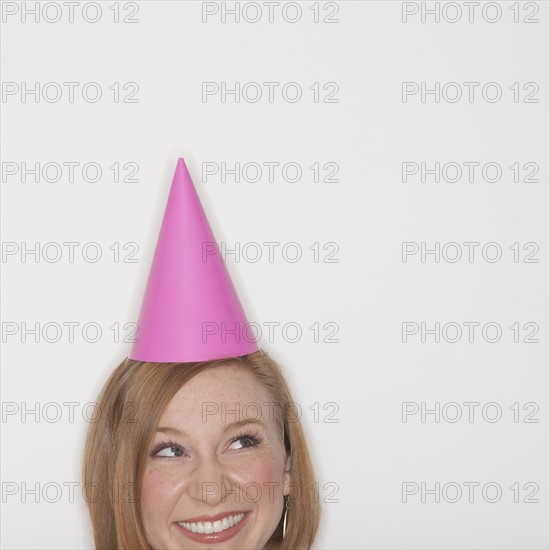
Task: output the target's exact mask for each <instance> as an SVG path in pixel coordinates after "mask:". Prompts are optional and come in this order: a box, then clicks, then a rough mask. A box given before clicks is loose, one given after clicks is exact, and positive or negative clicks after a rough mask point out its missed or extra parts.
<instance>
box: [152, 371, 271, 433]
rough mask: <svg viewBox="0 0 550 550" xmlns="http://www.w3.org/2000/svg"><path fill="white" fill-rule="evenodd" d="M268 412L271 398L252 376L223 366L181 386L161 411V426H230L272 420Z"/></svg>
mask: <svg viewBox="0 0 550 550" xmlns="http://www.w3.org/2000/svg"><path fill="white" fill-rule="evenodd" d="M270 410H273V404H272V403H271V398H270V397H269V396H268V394H267V392H266V391H265V389H264V387H263V386H262V384H261V382H260V381H259V380H258V378H256V376H255V375H254V374H252V373H251V372H250V371H248V370H247V369H245V368H244V367H240V366H238V365H224V366H219V367H213V368H210V369H207V370H205V371H203V372H201V373H199V374H197V375H196V376H194V377H193V378H192V379H191V380H189V382H187V383H186V384H185V385H184V386H182V387H181V388H180V389H179V390H178V392H177V393H176V394H175V395H174V397H173V398H172V400H171V401H170V402H169V403H168V405H167V407H166V409H165V410H164V413H163V414H162V417H161V423H164V422H171V423H179V424H182V422H185V423H186V424H187V423H191V422H201V423H204V422H205V421H207V420H208V421H211V422H216V421H218V422H222V421H223V422H224V423H225V422H228V423H230V422H234V421H236V420H242V419H243V418H247V417H248V418H250V417H258V416H259V415H261V416H262V419H263V420H266V419H268V418H269V417H272V416H273V415H272V414H269V411H270ZM260 411H262V412H260ZM218 413H219V414H218ZM237 416H238V417H239V418H237Z"/></svg>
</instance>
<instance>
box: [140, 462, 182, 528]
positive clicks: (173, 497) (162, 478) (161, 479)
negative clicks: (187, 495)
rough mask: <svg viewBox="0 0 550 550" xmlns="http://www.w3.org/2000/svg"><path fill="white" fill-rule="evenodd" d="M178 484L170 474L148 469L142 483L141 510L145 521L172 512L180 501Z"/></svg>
mask: <svg viewBox="0 0 550 550" xmlns="http://www.w3.org/2000/svg"><path fill="white" fill-rule="evenodd" d="M178 490H179V488H178V482H177V481H176V479H174V476H172V475H170V474H169V472H166V471H162V470H159V469H156V468H152V467H148V468H147V469H146V470H145V474H144V476H143V480H142V482H141V498H140V500H141V509H142V512H143V516H144V519H147V518H153V517H155V516H161V515H163V514H165V513H166V512H167V511H170V509H172V508H173V507H174V505H175V503H176V502H177V499H178Z"/></svg>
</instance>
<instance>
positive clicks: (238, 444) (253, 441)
mask: <svg viewBox="0 0 550 550" xmlns="http://www.w3.org/2000/svg"><path fill="white" fill-rule="evenodd" d="M260 442H261V440H260V438H259V437H258V436H257V435H256V434H253V433H246V434H240V435H238V436H236V437H234V438H233V439H232V440H231V445H230V447H229V448H230V449H237V450H238V449H246V448H248V447H255V446H256V445H258V444H259V443H260Z"/></svg>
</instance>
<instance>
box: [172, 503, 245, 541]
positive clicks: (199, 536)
mask: <svg viewBox="0 0 550 550" xmlns="http://www.w3.org/2000/svg"><path fill="white" fill-rule="evenodd" d="M236 514H244V518H243V519H242V520H241V521H239V523H237V524H236V525H233V527H230V528H229V529H226V530H225V531H220V532H219V533H193V532H192V531H189V530H188V529H186V528H185V527H182V526H181V525H179V523H178V522H174V525H175V526H176V529H177V530H178V531H179V532H180V533H182V534H183V535H185V536H186V537H187V538H188V539H191V540H193V541H195V542H202V543H215V542H224V541H226V540H229V539H230V538H232V537H234V536H235V535H236V534H237V533H239V532H240V531H241V529H242V528H243V527H244V526H245V525H246V524H247V523H248V520H249V519H250V516H251V515H252V512H250V511H248V510H238V511H236V512H222V513H220V514H216V515H214V516H196V517H194V518H190V519H186V520H184V521H182V522H181V523H198V522H199V521H212V522H214V521H218V520H220V519H223V518H227V517H229V516H234V515H236Z"/></svg>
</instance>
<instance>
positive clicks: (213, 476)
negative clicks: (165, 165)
mask: <svg viewBox="0 0 550 550" xmlns="http://www.w3.org/2000/svg"><path fill="white" fill-rule="evenodd" d="M248 326H249V324H248V322H247V320H246V316H245V314H244V311H243V309H242V306H241V304H240V302H239V299H238V296H237V294H236V291H235V289H234V287H233V285H232V283H231V279H230V277H229V274H228V272H227V268H226V266H225V263H224V262H223V261H222V260H221V257H220V254H219V250H217V245H215V240H214V236H213V234H212V231H211V229H210V226H209V224H208V221H207V219H206V216H205V214H204V211H203V209H202V206H201V204H200V201H199V198H198V195H197V193H196V190H195V188H194V185H193V182H192V180H191V176H190V175H189V172H188V170H187V167H186V166H185V163H184V161H183V159H179V161H178V165H177V167H176V173H175V175H174V179H173V182H172V187H171V189H170V195H169V197H168V203H167V206H166V211H165V214H164V219H163V222H162V226H161V230H160V235H159V238H158V241H157V247H156V251H155V256H154V258H153V264H152V267H151V271H150V273H149V279H148V282H147V288H146V291H145V296H144V299H143V303H142V308H141V313H140V319H139V323H138V327H139V328H138V334H137V335H138V340H137V341H136V342H135V343H134V345H133V347H132V350H131V352H130V354H129V356H128V358H127V359H126V360H125V361H124V362H123V363H121V364H120V365H119V366H118V368H117V369H116V370H115V371H114V373H113V374H112V375H111V377H110V378H109V380H108V381H107V383H106V385H105V386H104V388H103V391H102V392H101V395H100V397H99V400H98V403H97V406H98V409H99V415H98V418H97V419H95V421H94V422H93V423H92V424H90V427H89V431H88V436H87V440H86V447H85V452H84V467H83V475H84V488H85V491H86V494H87V497H88V498H87V499H86V502H87V505H88V510H89V513H90V517H91V520H92V525H93V531H94V538H95V544H96V548H97V549H105V550H107V549H109V550H111V549H120V550H122V549H149V548H153V549H155V550H160V549H164V548H170V549H183V548H208V547H209V545H211V544H216V546H215V548H235V549H236V548H239V549H245V548H246V549H262V548H278V549H293V550H294V549H302V548H303V549H309V548H311V546H312V544H313V542H314V539H315V535H316V532H317V527H318V523H319V504H318V496H317V491H316V487H317V486H316V483H315V478H314V475H313V469H312V465H311V460H310V457H309V453H308V449H307V446H306V442H305V439H304V433H303V430H302V427H301V424H300V421H299V419H297V417H296V414H295V411H292V410H291V409H293V401H292V398H291V395H290V392H289V390H288V387H287V385H286V382H285V380H284V378H283V376H282V374H281V371H280V369H279V367H278V365H277V364H276V363H275V362H274V361H273V360H272V359H270V358H269V357H268V356H267V355H265V354H264V353H263V352H262V351H261V350H260V349H259V347H258V345H257V343H256V341H255V340H254V339H251V338H249V336H248V332H247V329H248Z"/></svg>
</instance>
